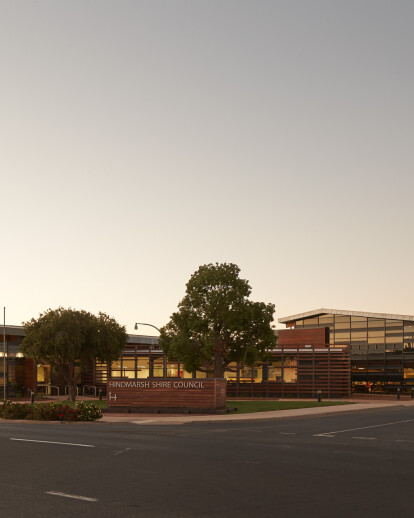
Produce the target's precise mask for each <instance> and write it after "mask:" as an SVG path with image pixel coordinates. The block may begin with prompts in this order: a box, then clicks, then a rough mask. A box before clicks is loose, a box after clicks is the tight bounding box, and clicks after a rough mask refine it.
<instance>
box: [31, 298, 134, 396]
mask: <svg viewBox="0 0 414 518" xmlns="http://www.w3.org/2000/svg"><path fill="white" fill-rule="evenodd" d="M23 326H24V330H25V337H24V339H23V341H22V343H21V350H22V352H23V353H24V354H25V355H27V356H28V357H30V358H34V359H36V360H37V361H43V362H45V363H50V364H51V365H53V366H55V367H57V368H58V369H60V370H61V372H62V373H63V374H64V376H65V378H66V380H67V383H68V385H69V391H70V395H71V398H72V399H73V400H74V399H75V397H76V385H77V382H78V379H79V373H76V372H75V363H79V364H80V366H81V368H86V367H87V366H88V364H89V362H90V361H93V360H95V359H97V360H99V361H101V362H112V361H115V360H117V359H118V358H119V357H120V356H121V353H122V350H123V349H124V347H125V344H126V342H127V334H126V330H125V327H123V326H120V325H119V324H118V323H117V322H116V320H115V319H113V318H111V317H109V316H108V315H106V314H105V313H98V315H93V314H92V313H89V312H87V311H83V310H82V311H78V310H75V309H71V308H69V309H65V308H62V307H59V308H57V309H48V310H47V311H46V312H45V313H42V314H40V315H39V317H38V318H37V319H36V318H32V319H31V320H30V321H28V322H23Z"/></svg>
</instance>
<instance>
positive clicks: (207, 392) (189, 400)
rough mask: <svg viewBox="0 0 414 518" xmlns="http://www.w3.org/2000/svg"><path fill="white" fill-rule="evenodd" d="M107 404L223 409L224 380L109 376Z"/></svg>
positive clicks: (224, 405)
mask: <svg viewBox="0 0 414 518" xmlns="http://www.w3.org/2000/svg"><path fill="white" fill-rule="evenodd" d="M107 399H108V407H109V408H111V407H137V408H209V409H216V410H220V409H223V408H226V399H227V385H226V380H225V379H196V378H139V379H133V378H110V379H108V382H107Z"/></svg>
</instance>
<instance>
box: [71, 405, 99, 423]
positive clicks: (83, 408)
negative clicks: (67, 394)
mask: <svg viewBox="0 0 414 518" xmlns="http://www.w3.org/2000/svg"><path fill="white" fill-rule="evenodd" d="M75 406H76V410H77V411H78V412H79V414H78V417H77V420H78V421H96V420H97V419H100V418H101V417H102V412H101V409H100V408H99V407H98V406H97V405H95V403H86V402H85V401H77V402H76V404H75Z"/></svg>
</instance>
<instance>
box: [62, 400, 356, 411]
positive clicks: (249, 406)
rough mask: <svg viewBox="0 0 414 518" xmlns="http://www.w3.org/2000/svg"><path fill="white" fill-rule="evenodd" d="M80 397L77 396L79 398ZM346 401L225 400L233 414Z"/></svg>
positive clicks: (290, 408) (104, 405)
mask: <svg viewBox="0 0 414 518" xmlns="http://www.w3.org/2000/svg"><path fill="white" fill-rule="evenodd" d="M80 399H82V398H79V400H80ZM89 402H90V403H95V405H97V406H98V408H100V409H102V408H107V406H108V405H107V402H106V400H105V399H103V400H102V401H99V399H97V400H92V401H87V403H89ZM64 403H67V404H68V405H71V406H72V405H74V403H72V401H64ZM349 404H352V403H349V402H348V401H321V402H320V403H318V402H317V401H257V400H252V401H232V400H229V401H227V406H228V407H231V408H234V407H236V408H237V409H238V410H237V411H236V412H232V413H234V414H249V413H252V412H266V411H268V410H292V409H294V408H313V407H322V406H334V405H349Z"/></svg>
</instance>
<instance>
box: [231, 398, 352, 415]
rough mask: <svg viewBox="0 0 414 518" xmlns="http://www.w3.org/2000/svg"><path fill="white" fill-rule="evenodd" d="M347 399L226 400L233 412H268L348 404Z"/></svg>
mask: <svg viewBox="0 0 414 518" xmlns="http://www.w3.org/2000/svg"><path fill="white" fill-rule="evenodd" d="M350 404H352V403H350V402H348V401H321V402H320V403H318V402H317V401H227V406H228V407H236V408H237V411H236V412H234V413H235V414H250V413H252V412H268V411H270V410H293V409H296V408H314V407H323V406H336V405H350Z"/></svg>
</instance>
